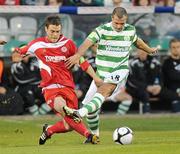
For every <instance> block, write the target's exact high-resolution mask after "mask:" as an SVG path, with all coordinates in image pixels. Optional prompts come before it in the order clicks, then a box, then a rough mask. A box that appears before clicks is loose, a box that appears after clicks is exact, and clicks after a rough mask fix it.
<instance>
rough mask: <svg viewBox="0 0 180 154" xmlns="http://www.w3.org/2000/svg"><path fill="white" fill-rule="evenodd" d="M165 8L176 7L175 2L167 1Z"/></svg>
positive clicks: (172, 0) (173, 0)
mask: <svg viewBox="0 0 180 154" xmlns="http://www.w3.org/2000/svg"><path fill="white" fill-rule="evenodd" d="M165 6H171V7H173V6H175V0H165Z"/></svg>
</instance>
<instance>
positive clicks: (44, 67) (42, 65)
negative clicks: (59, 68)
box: [38, 60, 51, 75]
mask: <svg viewBox="0 0 180 154" xmlns="http://www.w3.org/2000/svg"><path fill="white" fill-rule="evenodd" d="M38 62H39V68H40V69H45V70H46V71H47V72H48V73H49V75H51V68H50V67H49V66H47V65H46V64H44V63H43V62H42V61H41V60H38Z"/></svg>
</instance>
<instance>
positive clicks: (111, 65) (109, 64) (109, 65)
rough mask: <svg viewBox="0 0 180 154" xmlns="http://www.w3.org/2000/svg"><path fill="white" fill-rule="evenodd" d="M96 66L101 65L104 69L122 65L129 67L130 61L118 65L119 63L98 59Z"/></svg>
mask: <svg viewBox="0 0 180 154" xmlns="http://www.w3.org/2000/svg"><path fill="white" fill-rule="evenodd" d="M96 64H98V65H100V66H104V67H113V68H116V67H118V66H120V65H122V64H123V65H127V66H128V60H127V61H125V62H123V63H122V62H121V63H117V62H110V61H104V60H99V59H98V58H96Z"/></svg>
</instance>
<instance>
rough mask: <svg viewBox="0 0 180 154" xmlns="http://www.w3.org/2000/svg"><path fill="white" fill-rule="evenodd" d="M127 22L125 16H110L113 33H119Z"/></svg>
mask: <svg viewBox="0 0 180 154" xmlns="http://www.w3.org/2000/svg"><path fill="white" fill-rule="evenodd" d="M126 21H127V16H123V17H122V18H119V17H118V16H117V15H113V16H112V26H113V28H114V30H115V31H117V32H120V31H121V30H122V29H123V27H124V25H125V23H126Z"/></svg>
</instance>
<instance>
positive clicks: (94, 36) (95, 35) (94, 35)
mask: <svg viewBox="0 0 180 154" xmlns="http://www.w3.org/2000/svg"><path fill="white" fill-rule="evenodd" d="M101 30H102V28H101V26H99V27H97V28H96V29H94V30H93V31H92V32H91V33H90V34H89V35H88V37H87V38H88V39H89V40H90V41H92V42H93V43H97V42H99V40H100V38H101Z"/></svg>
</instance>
